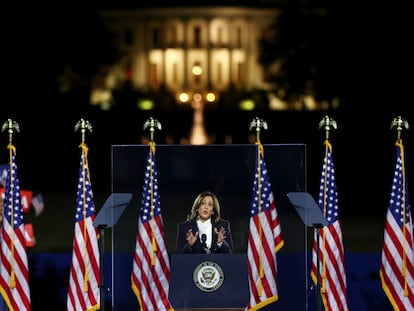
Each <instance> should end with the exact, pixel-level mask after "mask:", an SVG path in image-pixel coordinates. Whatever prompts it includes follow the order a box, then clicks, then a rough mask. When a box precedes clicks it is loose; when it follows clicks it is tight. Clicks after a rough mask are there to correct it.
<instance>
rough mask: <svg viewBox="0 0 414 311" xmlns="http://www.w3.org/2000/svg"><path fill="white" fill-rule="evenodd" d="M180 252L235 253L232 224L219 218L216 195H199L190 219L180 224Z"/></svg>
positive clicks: (178, 248) (178, 242)
mask: <svg viewBox="0 0 414 311" xmlns="http://www.w3.org/2000/svg"><path fill="white" fill-rule="evenodd" d="M176 250H177V253H181V254H203V253H206V254H211V253H232V252H233V239H232V237H231V231H230V222H229V221H228V220H225V219H221V218H220V203H219V201H218V199H217V196H216V195H215V194H214V193H212V192H210V191H204V192H201V193H200V194H198V195H197V197H196V198H195V200H194V203H193V206H192V207H191V212H190V214H189V215H188V216H187V220H186V221H184V222H182V223H179V224H178V225H177V241H176Z"/></svg>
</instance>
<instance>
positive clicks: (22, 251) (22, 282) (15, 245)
mask: <svg viewBox="0 0 414 311" xmlns="http://www.w3.org/2000/svg"><path fill="white" fill-rule="evenodd" d="M8 149H9V154H10V163H9V165H8V170H7V179H6V189H5V198H4V211H3V223H2V226H1V230H0V235H1V248H0V258H1V267H0V292H1V295H2V296H3V298H4V300H5V301H6V303H7V305H8V307H9V309H10V310H19V311H27V310H30V308H31V306H30V304H31V300H30V288H29V267H28V258H27V253H26V238H25V228H24V220H23V207H22V204H21V196H20V185H19V180H18V177H17V164H16V149H15V147H14V146H13V145H12V144H9V146H8ZM12 223H13V225H11V224H12ZM12 280H15V286H13V284H12V283H13V282H12Z"/></svg>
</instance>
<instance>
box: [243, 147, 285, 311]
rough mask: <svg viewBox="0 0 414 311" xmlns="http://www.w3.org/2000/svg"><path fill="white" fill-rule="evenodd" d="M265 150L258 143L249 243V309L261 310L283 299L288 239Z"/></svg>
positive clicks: (247, 308) (247, 307)
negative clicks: (281, 275) (282, 258)
mask: <svg viewBox="0 0 414 311" xmlns="http://www.w3.org/2000/svg"><path fill="white" fill-rule="evenodd" d="M263 153H264V149H263V145H261V144H260V143H257V150H256V172H255V177H254V184H253V198H252V205H251V212H250V213H251V214H250V223H249V237H248V245H247V261H248V266H247V268H248V280H249V290H250V298H249V302H248V304H247V306H246V308H245V310H258V309H260V308H262V307H264V306H267V305H269V304H271V303H273V302H275V301H277V300H278V299H279V294H278V288H277V260H276V253H277V251H278V250H279V249H280V248H281V247H282V246H283V244H284V241H283V238H282V232H281V226H280V223H279V218H278V213H277V210H276V204H275V201H274V197H273V193H272V189H271V185H270V181H269V174H268V171H267V168H266V163H265V161H264V156H263Z"/></svg>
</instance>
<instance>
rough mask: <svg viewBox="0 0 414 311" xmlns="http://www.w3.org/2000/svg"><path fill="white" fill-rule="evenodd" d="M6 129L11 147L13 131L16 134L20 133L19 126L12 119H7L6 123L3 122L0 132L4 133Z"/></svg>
mask: <svg viewBox="0 0 414 311" xmlns="http://www.w3.org/2000/svg"><path fill="white" fill-rule="evenodd" d="M6 129H7V131H8V133H9V144H10V145H11V144H12V143H13V133H14V130H16V132H20V129H19V124H18V123H17V122H16V121H13V120H12V119H7V121H6V122H4V123H3V126H2V127H1V130H2V132H4V131H5V130H6Z"/></svg>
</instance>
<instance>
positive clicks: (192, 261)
mask: <svg viewBox="0 0 414 311" xmlns="http://www.w3.org/2000/svg"><path fill="white" fill-rule="evenodd" d="M170 272H171V273H170V289H169V299H170V302H171V304H172V305H173V307H174V308H175V310H198V311H199V310H203V309H208V310H214V309H216V310H243V309H244V307H245V306H246V305H247V303H248V301H249V284H248V278H247V256H246V254H173V255H172V256H171V267H170Z"/></svg>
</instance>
